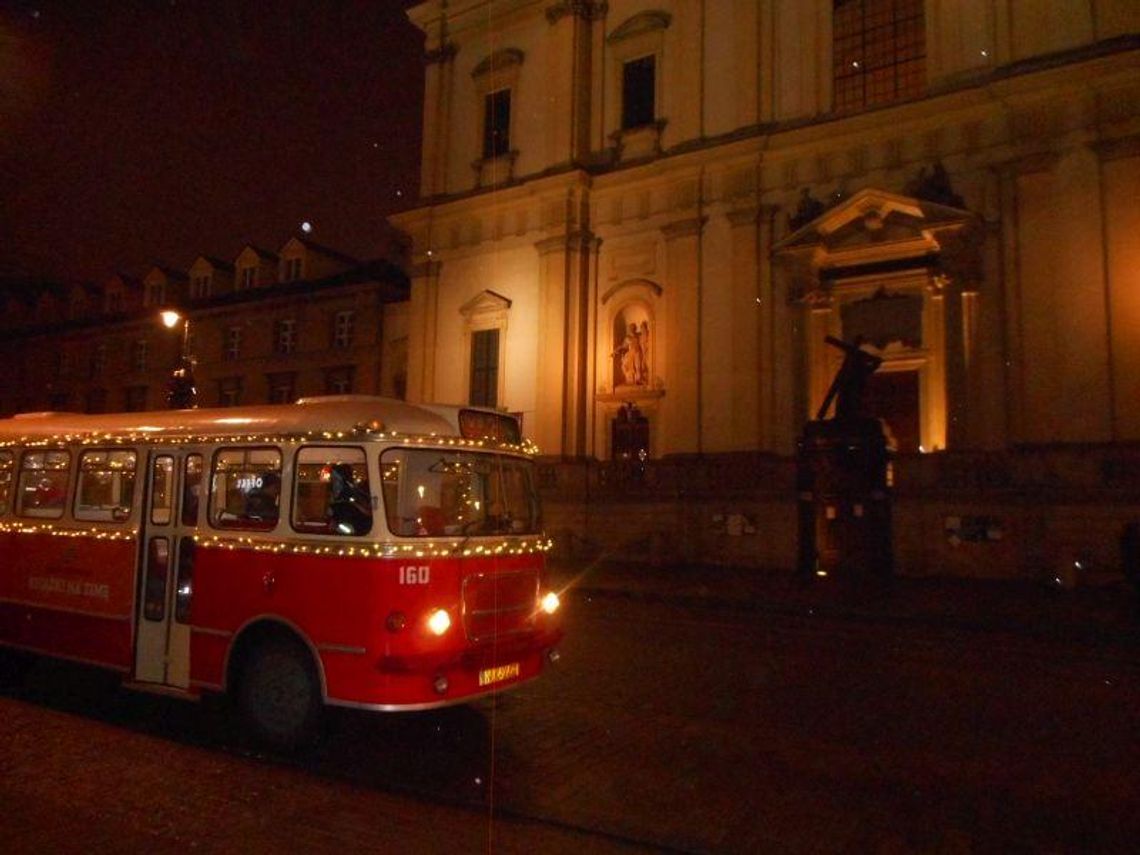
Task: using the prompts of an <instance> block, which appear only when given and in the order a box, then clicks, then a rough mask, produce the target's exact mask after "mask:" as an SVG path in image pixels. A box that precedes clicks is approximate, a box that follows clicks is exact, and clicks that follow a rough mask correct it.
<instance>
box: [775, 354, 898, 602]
mask: <svg viewBox="0 0 1140 855" xmlns="http://www.w3.org/2000/svg"><path fill="white" fill-rule="evenodd" d="M826 341H827V343H828V344H830V345H832V346H833V347H837V348H839V349H840V350H842V351H843V352H844V358H843V364H842V365H841V366H840V368H839V371H838V372H837V373H836V375H835V379H834V380H833V381H832V383H831V387H830V388H829V389H828V391H827V395H826V396H825V397H824V400H823V404H822V405H821V406H820V408H819V411H818V412H817V413H816V417H815V419H814V420H812V421H809V422H808V423H807V424H806V425H804V432H803V435H802V436H801V437H800V441H799V445H798V454H797V461H796V462H797V467H796V486H797V495H798V511H799V553H798V559H797V565H798V566H797V573H798V575H799V577H800V579H801V581H803V582H805V583H806V582H812V581H816V580H822V579H833V580H835V581H836V582H837V583H838V584H839V585H840V587H842V588H843V589H845V590H848V591H862V590H868V589H873V588H874V587H875V586H876V585H877V584H879V583H882V582H885V581H886V580H888V579H889V578H890V577H891V575H892V573H893V571H894V560H893V553H892V546H891V508H890V495H889V490H888V483H887V480H888V479H887V468H888V462H889V455H888V452H887V442H886V437H885V436H884V435H883V429H882V425H881V424H880V423H879V420H878V419H876V418H872V417H869V416H868V415H867V414H866V413H865V412H864V409H863V398H864V391H865V389H866V386H867V379H868V378H869V377H870V376H871V375H872V374H874V373H875V371H876V369H878V367H879V366H880V365H881V364H882V362H883V361H882V359H881V358H879V357H878V356H875V355H874V354H872V353H868V352H867V351H865V350H863V349H862V347H861V346H860V345H861V344H862V340H861V339H860V338H856V339H855V341H854V342H850V343H849V342H845V341H840V340H839V339H837V338H833V337H832V336H828V337H827V338H826ZM833 403H834V404H835V415H834V417H833V418H830V419H829V418H827V413H828V411H829V410H830V409H831V406H832V404H833Z"/></svg>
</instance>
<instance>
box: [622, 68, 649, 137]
mask: <svg viewBox="0 0 1140 855" xmlns="http://www.w3.org/2000/svg"><path fill="white" fill-rule="evenodd" d="M656 92H657V57H656V56H654V55H653V54H650V55H649V56H642V57H639V58H637V59H632V60H630V61H629V62H627V63H624V64H623V65H622V71H621V127H622V130H623V131H628V130H630V129H632V128H640V127H643V126H644V125H651V124H653V122H654V120H655V119H656V118H657V110H656Z"/></svg>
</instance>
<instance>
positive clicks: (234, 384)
mask: <svg viewBox="0 0 1140 855" xmlns="http://www.w3.org/2000/svg"><path fill="white" fill-rule="evenodd" d="M239 404H241V378H240V377H223V378H222V379H220V380H219V381H218V406H219V407H236V406H238V405H239Z"/></svg>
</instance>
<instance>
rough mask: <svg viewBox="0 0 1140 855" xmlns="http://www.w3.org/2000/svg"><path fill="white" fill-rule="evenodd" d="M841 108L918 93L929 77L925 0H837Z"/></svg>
mask: <svg viewBox="0 0 1140 855" xmlns="http://www.w3.org/2000/svg"><path fill="white" fill-rule="evenodd" d="M832 8H833V15H834V18H833V21H832V33H833V43H832V54H833V81H834V89H835V109H836V110H837V111H839V112H849V111H853V110H861V109H865V108H868V107H876V106H880V105H883V104H890V103H892V102H894V101H902V100H906V99H908V98H914V97H917V96H919V95H921V94H922V92H923V88H924V84H925V80H926V32H925V22H924V19H923V11H922V0H834V4H833V6H832Z"/></svg>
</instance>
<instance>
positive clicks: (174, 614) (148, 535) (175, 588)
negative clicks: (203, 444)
mask: <svg viewBox="0 0 1140 855" xmlns="http://www.w3.org/2000/svg"><path fill="white" fill-rule="evenodd" d="M201 482H202V455H201V454H199V453H196V452H190V451H187V450H185V449H176V450H166V449H162V450H156V451H152V452H151V453H150V460H149V466H148V474H147V491H146V506H145V508H144V512H143V517H142V527H141V530H142V544H143V545H142V555H141V566H140V572H139V597H138V614H137V616H136V623H137V626H138V633H137V636H136V642H135V679H136V680H137V681H139V682H141V683H157V684H162V685H168V686H175V687H178V688H186V687H188V686H189V685H190V607H191V602H192V593H193V577H194V550H195V544H194V529H195V528H196V527H197V525H198V514H199V513H200V509H199V507H198V505H199V502H198V496H199V492H200V490H201Z"/></svg>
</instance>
